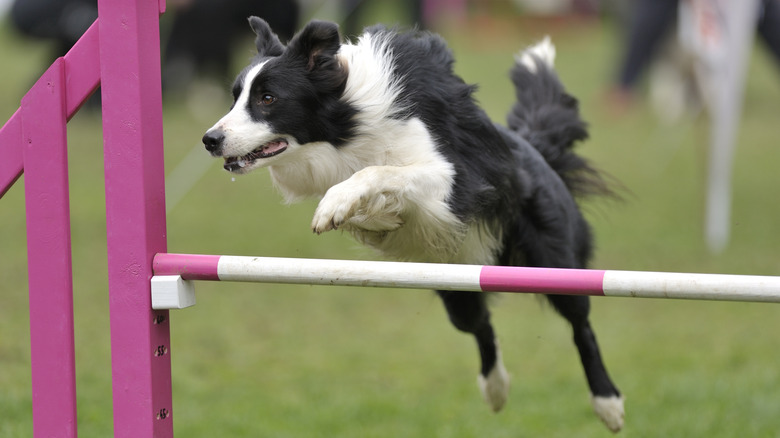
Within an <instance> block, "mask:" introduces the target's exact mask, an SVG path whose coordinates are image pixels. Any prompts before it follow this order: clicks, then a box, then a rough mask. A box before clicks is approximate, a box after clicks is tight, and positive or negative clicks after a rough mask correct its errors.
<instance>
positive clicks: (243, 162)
mask: <svg viewBox="0 0 780 438" xmlns="http://www.w3.org/2000/svg"><path fill="white" fill-rule="evenodd" d="M236 164H238V167H246V161H244V160H238V162H236Z"/></svg>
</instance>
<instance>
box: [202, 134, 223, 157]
mask: <svg viewBox="0 0 780 438" xmlns="http://www.w3.org/2000/svg"><path fill="white" fill-rule="evenodd" d="M224 140H225V133H224V132H222V130H221V129H212V130H209V131H208V132H206V135H204V136H203V144H204V145H205V146H206V150H207V151H209V152H211V153H212V154H214V153H217V152H218V151H219V150H220V148H222V142H223V141H224Z"/></svg>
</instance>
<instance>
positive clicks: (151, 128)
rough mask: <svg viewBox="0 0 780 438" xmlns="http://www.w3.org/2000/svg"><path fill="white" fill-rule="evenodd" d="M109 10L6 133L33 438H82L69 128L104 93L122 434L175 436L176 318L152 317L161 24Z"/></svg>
mask: <svg viewBox="0 0 780 438" xmlns="http://www.w3.org/2000/svg"><path fill="white" fill-rule="evenodd" d="M164 8H165V4H164V0H100V1H99V2H98V9H99V19H98V20H97V22H96V23H95V24H93V25H92V26H91V27H90V28H89V30H88V31H87V32H86V33H85V34H84V35H83V36H82V38H81V39H80V40H79V41H78V43H76V45H74V46H73V48H72V49H71V50H70V51H69V52H68V54H66V55H65V56H64V57H62V58H59V59H57V60H56V61H55V62H54V63H53V64H52V65H51V67H49V69H48V70H47V71H46V72H45V73H44V74H43V75H42V76H41V78H40V79H39V80H38V81H37V82H36V83H35V85H34V86H33V87H32V88H31V89H30V91H29V92H28V93H27V94H26V95H25V96H24V98H23V99H22V102H21V105H20V107H19V110H17V111H16V113H14V115H13V116H12V117H11V118H10V119H9V120H8V122H7V123H6V124H5V125H4V126H3V128H2V129H0V196H2V195H3V194H5V193H6V191H7V190H8V189H9V188H10V187H11V186H12V185H13V184H14V182H16V181H17V180H18V179H19V177H20V176H21V175H22V173H24V175H25V205H26V214H27V253H28V276H29V300H30V342H31V357H30V361H31V367H32V403H33V435H34V436H35V437H68V438H69V437H76V436H77V433H78V431H77V429H78V428H77V407H76V378H75V352H74V328H73V327H74V325H73V281H72V267H71V265H72V262H71V242H70V211H69V210H70V206H69V194H68V162H67V131H66V123H67V121H68V120H69V119H70V118H71V117H72V116H73V115H74V114H75V112H76V111H78V109H79V107H80V106H81V105H82V103H83V102H84V101H85V100H86V99H87V98H88V97H89V96H90V95H91V94H92V93H93V92H94V90H95V89H96V88H97V87H98V85H102V93H103V95H102V97H103V99H102V100H103V133H104V149H105V174H106V228H107V233H108V236H107V242H108V259H109V263H108V265H109V267H108V270H109V295H110V299H109V302H110V309H109V310H110V313H111V344H112V345H111V352H112V381H113V403H114V404H113V406H114V434H115V436H117V437H139V436H144V437H152V436H154V437H163V438H165V437H171V436H173V423H172V408H171V370H170V356H169V351H170V346H169V340H170V338H169V323H168V312H167V311H153V310H152V308H151V298H150V296H151V294H150V279H151V277H152V267H151V266H152V258H153V256H154V254H155V253H158V252H163V251H165V249H166V232H165V198H164V173H163V167H162V166H163V143H162V142H163V137H162V98H161V83H160V82H161V81H160V40H159V15H160V14H161V13H162V12H163V11H164Z"/></svg>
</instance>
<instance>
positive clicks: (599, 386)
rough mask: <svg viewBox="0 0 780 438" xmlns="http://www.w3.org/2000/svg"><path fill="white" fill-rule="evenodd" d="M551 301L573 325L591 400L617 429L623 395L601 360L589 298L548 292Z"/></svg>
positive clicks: (607, 421)
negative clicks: (590, 317)
mask: <svg viewBox="0 0 780 438" xmlns="http://www.w3.org/2000/svg"><path fill="white" fill-rule="evenodd" d="M547 298H548V299H549V301H550V303H552V305H553V307H555V309H556V310H557V311H558V313H560V314H561V315H562V316H563V317H564V318H566V319H567V320H568V321H569V322H570V323H571V326H572V330H573V332H574V344H575V345H576V346H577V350H578V351H579V353H580V360H581V361H582V367H583V368H584V369H585V377H586V378H587V380H588V386H589V387H590V392H591V403H592V404H593V409H594V410H595V411H596V414H597V415H598V416H599V418H601V420H602V421H603V422H604V424H606V425H607V427H608V428H609V429H610V430H611V431H613V432H617V431H619V430H620V429H621V428H622V427H623V416H624V410H623V397H622V396H621V395H620V392H619V391H618V389H617V388H616V387H615V385H614V384H613V383H612V381H611V380H610V378H609V375H608V374H607V370H606V368H605V367H604V363H603V362H602V361H601V353H600V352H599V346H598V344H597V343H596V336H595V334H594V333H593V329H592V328H591V326H590V322H589V321H588V314H589V313H590V301H589V299H588V297H585V296H562V295H548V296H547Z"/></svg>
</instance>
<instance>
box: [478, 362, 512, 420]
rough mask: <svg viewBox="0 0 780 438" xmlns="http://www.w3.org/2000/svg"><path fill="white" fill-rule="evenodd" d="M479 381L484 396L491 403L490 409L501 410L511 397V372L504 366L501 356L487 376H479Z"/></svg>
mask: <svg viewBox="0 0 780 438" xmlns="http://www.w3.org/2000/svg"><path fill="white" fill-rule="evenodd" d="M477 383H478V384H479V389H480V390H481V391H482V398H484V399H485V401H486V402H487V404H488V405H490V409H492V410H493V412H498V411H500V410H501V408H503V407H504V404H506V400H507V398H509V373H508V372H507V371H506V368H504V364H503V363H502V362H501V358H500V356H499V358H498V360H497V361H496V365H495V366H494V367H493V369H492V370H490V372H489V373H488V375H487V376H483V375H482V374H480V375H479V376H477Z"/></svg>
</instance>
